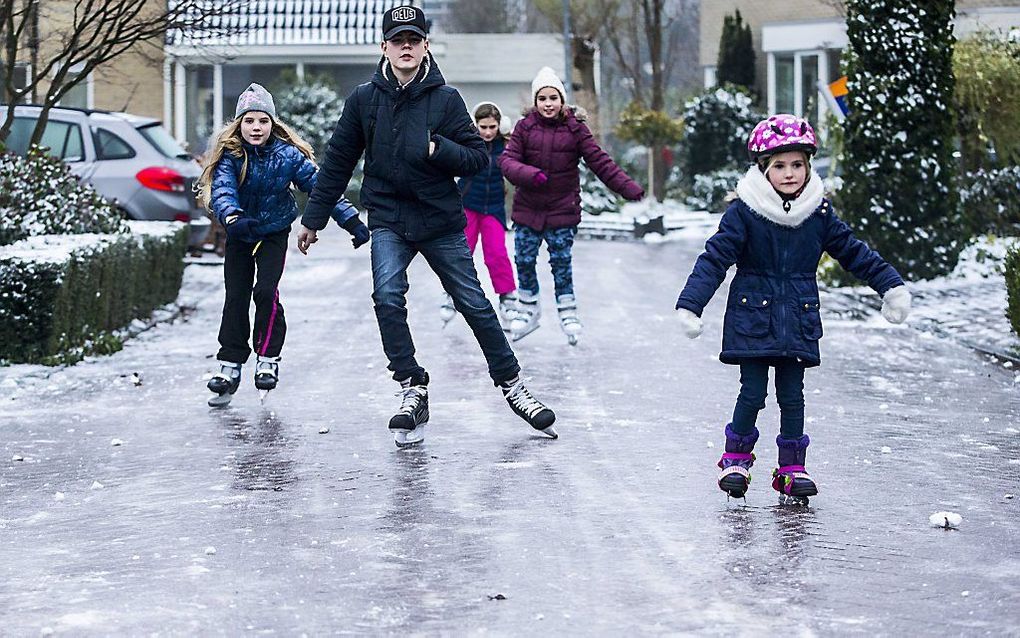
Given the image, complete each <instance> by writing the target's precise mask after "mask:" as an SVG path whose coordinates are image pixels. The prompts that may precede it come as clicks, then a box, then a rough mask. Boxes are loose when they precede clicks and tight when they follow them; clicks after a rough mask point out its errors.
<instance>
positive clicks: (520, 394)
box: [503, 379, 546, 418]
mask: <svg viewBox="0 0 1020 638" xmlns="http://www.w3.org/2000/svg"><path fill="white" fill-rule="evenodd" d="M524 381H525V379H517V381H516V382H515V383H514V384H513V385H511V386H510V387H509V388H505V389H504V390H503V396H505V397H506V400H507V401H509V402H510V404H511V405H513V406H514V407H515V408H517V409H518V410H520V411H522V412H524V413H525V414H527V415H528V417H529V418H530V417H533V416H535V415H536V414H538V413H539V412H541V411H542V410H545V409H546V408H545V406H544V405H542V404H541V403H540V402H539V400H538V399H536V398H535V397H533V396H531V392H529V391H528V389H527V388H526V387H524Z"/></svg>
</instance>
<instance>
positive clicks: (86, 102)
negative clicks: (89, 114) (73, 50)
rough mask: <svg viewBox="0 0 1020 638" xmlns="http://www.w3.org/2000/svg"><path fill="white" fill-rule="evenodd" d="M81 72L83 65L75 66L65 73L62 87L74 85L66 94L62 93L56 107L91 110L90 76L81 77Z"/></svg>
mask: <svg viewBox="0 0 1020 638" xmlns="http://www.w3.org/2000/svg"><path fill="white" fill-rule="evenodd" d="M83 70H84V65H82V64H76V65H75V66H73V67H71V69H70V70H69V71H68V72H67V76H66V78H65V79H64V86H68V85H70V84H71V83H74V85H73V86H71V87H70V88H69V89H68V91H67V93H64V95H63V96H62V97H61V98H60V101H59V102H57V106H64V107H70V108H79V109H91V108H92V107H93V104H92V93H93V87H92V75H91V74H90V75H87V76H84V77H82V71H83Z"/></svg>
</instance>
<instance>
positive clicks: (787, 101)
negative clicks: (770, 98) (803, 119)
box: [772, 55, 796, 113]
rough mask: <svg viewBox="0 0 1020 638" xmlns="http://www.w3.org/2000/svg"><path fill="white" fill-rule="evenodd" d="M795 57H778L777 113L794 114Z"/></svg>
mask: <svg viewBox="0 0 1020 638" xmlns="http://www.w3.org/2000/svg"><path fill="white" fill-rule="evenodd" d="M793 67H794V56H792V55H777V56H776V98H775V100H776V106H775V108H773V109H772V111H773V112H775V113H793V112H794V111H795V110H796V109H795V108H794V106H793V105H794V95H793V93H794V80H793V78H794V74H793Z"/></svg>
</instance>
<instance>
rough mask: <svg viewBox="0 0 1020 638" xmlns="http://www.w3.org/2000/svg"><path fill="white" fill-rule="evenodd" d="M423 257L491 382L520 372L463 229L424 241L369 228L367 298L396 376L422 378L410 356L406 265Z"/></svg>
mask: <svg viewBox="0 0 1020 638" xmlns="http://www.w3.org/2000/svg"><path fill="white" fill-rule="evenodd" d="M418 253H421V254H422V255H424V256H425V260H426V261H427V262H428V264H429V266H430V267H431V268H432V271H433V272H435V273H436V274H437V275H438V276H439V281H440V282H441V283H442V284H443V288H444V289H445V290H446V292H447V293H448V294H449V295H450V296H451V297H452V298H453V305H454V307H455V308H456V309H457V312H459V313H460V314H461V315H463V316H464V319H465V320H466V321H467V323H468V326H469V327H470V328H471V331H472V332H473V333H474V334H475V339H477V340H478V345H479V346H481V347H482V353H483V354H484V355H485V360H486V361H487V362H488V364H489V376H490V377H492V381H493V382H494V383H496V384H499V383H502V382H503V381H507V380H509V379H513V378H514V377H515V376H517V374H518V373H519V372H520V371H521V368H520V366H519V365H518V364H517V357H515V356H514V353H513V350H511V349H510V344H509V343H508V342H507V340H506V335H505V334H503V329H502V328H501V327H500V325H499V319H497V318H496V311H495V310H493V309H492V304H490V303H489V300H488V299H486V298H485V293H484V292H482V285H481V284H480V283H479V281H478V274H477V273H476V272H475V262H474V260H473V259H472V258H471V251H470V250H468V245H467V240H466V239H465V238H464V232H463V231H460V230H458V231H457V232H455V233H450V234H448V235H443V236H442V237H437V238H435V239H430V240H428V241H420V242H412V241H408V240H406V239H404V238H403V237H401V236H400V235H398V234H397V233H395V232H393V231H392V230H390V229H388V228H376V229H374V230H373V231H372V283H373V291H372V301H373V302H374V303H375V317H376V320H378V322H379V333H380V335H381V336H382V342H383V351H385V352H386V358H387V359H389V361H390V364H389V366H387V367H388V368H389V370H390V371H391V372H393V378H394V379H396V380H398V381H399V380H402V379H407V378H409V377H421V376H422V375H424V373H425V369H424V368H423V367H421V366H420V365H418V362H417V361H415V358H414V342H413V341H412V340H411V331H410V329H409V328H408V326H407V290H408V283H407V267H408V266H410V265H411V260H413V259H414V257H415V255H417V254H418Z"/></svg>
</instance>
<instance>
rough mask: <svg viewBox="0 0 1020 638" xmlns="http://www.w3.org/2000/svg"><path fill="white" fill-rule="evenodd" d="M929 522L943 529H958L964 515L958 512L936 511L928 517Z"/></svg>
mask: <svg viewBox="0 0 1020 638" xmlns="http://www.w3.org/2000/svg"><path fill="white" fill-rule="evenodd" d="M928 522H929V523H931V524H932V525H933V526H935V527H941V528H943V529H956V528H957V527H959V526H960V523H962V522H963V517H962V516H960V515H959V514H957V513H956V512H935V513H934V514H932V515H931V516H929V517H928Z"/></svg>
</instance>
